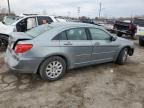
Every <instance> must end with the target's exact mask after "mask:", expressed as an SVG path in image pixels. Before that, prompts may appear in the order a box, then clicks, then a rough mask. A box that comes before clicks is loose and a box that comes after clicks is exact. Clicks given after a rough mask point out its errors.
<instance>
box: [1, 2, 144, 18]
mask: <svg viewBox="0 0 144 108" xmlns="http://www.w3.org/2000/svg"><path fill="white" fill-rule="evenodd" d="M100 2H101V3H102V16H107V17H120V16H124V17H125V16H135V15H144V0H10V4H11V9H12V10H13V11H15V12H16V13H17V14H20V13H43V11H44V10H45V11H46V13H47V14H48V15H62V16H64V15H66V16H67V15H69V16H71V17H73V16H74V17H76V16H78V14H77V13H78V12H77V10H78V9H77V7H80V16H89V17H96V16H98V11H99V3H100ZM0 6H1V7H6V6H7V0H0Z"/></svg>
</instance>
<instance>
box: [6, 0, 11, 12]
mask: <svg viewBox="0 0 144 108" xmlns="http://www.w3.org/2000/svg"><path fill="white" fill-rule="evenodd" d="M7 2H8V13H9V14H10V13H11V10H10V2H9V0H7Z"/></svg>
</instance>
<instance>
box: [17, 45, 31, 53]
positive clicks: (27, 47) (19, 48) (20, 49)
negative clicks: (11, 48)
mask: <svg viewBox="0 0 144 108" xmlns="http://www.w3.org/2000/svg"><path fill="white" fill-rule="evenodd" d="M32 47H33V45H32V44H17V45H16V47H15V52H16V53H17V54H18V53H24V52H27V51H29V50H30V49H31V48H32Z"/></svg>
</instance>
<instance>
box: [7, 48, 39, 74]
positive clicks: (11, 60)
mask: <svg viewBox="0 0 144 108" xmlns="http://www.w3.org/2000/svg"><path fill="white" fill-rule="evenodd" d="M40 62H41V59H39V58H16V57H15V56H14V55H13V54H12V53H10V51H9V50H7V51H6V55H5V63H6V64H7V66H8V68H9V70H10V71H12V72H19V73H36V72H37V70H38V67H39V64H40Z"/></svg>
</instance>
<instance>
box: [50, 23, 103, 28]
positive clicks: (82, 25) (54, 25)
mask: <svg viewBox="0 0 144 108" xmlns="http://www.w3.org/2000/svg"><path fill="white" fill-rule="evenodd" d="M50 26H52V27H54V28H71V27H97V28H101V27H99V26H97V25H94V24H87V23H79V22H77V23H76V22H55V23H52V24H50Z"/></svg>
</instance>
